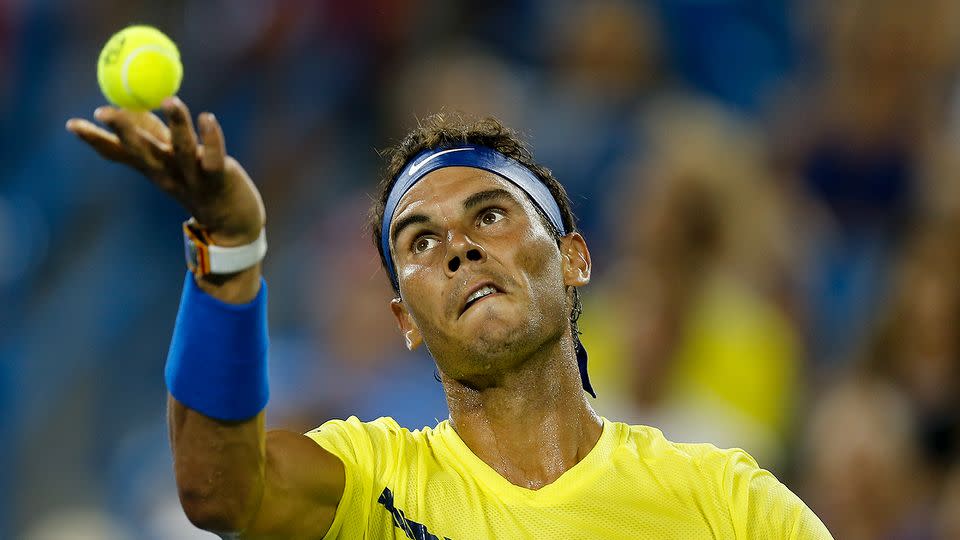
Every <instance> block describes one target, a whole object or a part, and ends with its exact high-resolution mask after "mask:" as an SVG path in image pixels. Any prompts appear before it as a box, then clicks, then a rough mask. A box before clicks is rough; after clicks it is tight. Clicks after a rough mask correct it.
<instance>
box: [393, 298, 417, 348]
mask: <svg viewBox="0 0 960 540" xmlns="http://www.w3.org/2000/svg"><path fill="white" fill-rule="evenodd" d="M390 310H391V311H393V316H394V317H396V318H397V326H399V327H400V333H401V334H403V340H404V342H405V343H406V345H407V349H408V350H411V351H412V350H414V349H416V348H417V347H419V346H420V344H421V343H423V336H421V335H420V329H419V328H417V323H415V322H413V317H412V316H411V315H410V312H409V311H407V306H406V305H404V303H403V300H401V299H400V298H394V299H393V300H391V301H390Z"/></svg>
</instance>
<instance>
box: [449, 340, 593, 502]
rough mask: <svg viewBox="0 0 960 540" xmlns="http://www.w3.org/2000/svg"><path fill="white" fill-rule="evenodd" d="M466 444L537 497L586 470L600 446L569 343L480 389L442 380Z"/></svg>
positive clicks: (453, 418) (548, 349)
mask: <svg viewBox="0 0 960 540" xmlns="http://www.w3.org/2000/svg"><path fill="white" fill-rule="evenodd" d="M441 377H442V380H443V385H444V390H445V391H446V394H447V403H448V405H449V407H450V421H451V424H452V426H453V428H454V429H455V430H456V432H457V434H458V435H460V438H461V439H462V440H463V442H464V443H465V444H466V445H467V447H468V448H470V450H471V451H473V453H474V454H476V455H477V457H479V458H480V459H481V460H483V461H484V462H485V463H486V464H487V465H489V466H490V467H491V468H493V469H494V470H495V471H497V472H498V473H499V474H500V475H501V476H503V477H504V478H506V479H507V480H508V481H510V482H511V483H512V484H514V485H517V486H521V487H524V488H527V489H539V488H541V487H543V486H545V485H547V484H550V483H551V482H553V481H554V480H556V479H557V478H559V477H560V475H562V474H563V473H564V472H566V471H567V470H569V469H570V468H571V467H573V466H574V465H576V464H577V463H579V462H580V460H581V459H583V458H584V456H586V455H587V453H588V452H590V450H591V449H593V447H594V446H595V445H596V443H597V441H598V440H599V438H600V432H601V431H602V426H601V422H600V418H599V416H598V415H597V413H595V412H594V411H593V409H592V408H591V407H590V405H589V403H587V399H586V396H585V395H584V392H583V389H582V386H581V382H580V372H579V370H578V367H577V360H576V354H575V353H574V349H573V345H572V343H571V340H570V338H569V336H565V339H561V340H559V342H558V343H556V344H554V345H553V346H547V347H543V348H541V349H539V350H538V351H536V352H535V353H534V354H533V355H531V357H530V358H528V359H526V360H525V361H523V362H520V363H519V367H517V368H516V369H515V370H513V371H511V372H509V373H505V374H503V376H502V377H497V381H496V382H494V383H491V384H487V385H484V386H482V387H477V386H475V385H471V384H466V383H464V382H462V381H458V380H454V379H450V378H448V377H446V376H443V375H441Z"/></svg>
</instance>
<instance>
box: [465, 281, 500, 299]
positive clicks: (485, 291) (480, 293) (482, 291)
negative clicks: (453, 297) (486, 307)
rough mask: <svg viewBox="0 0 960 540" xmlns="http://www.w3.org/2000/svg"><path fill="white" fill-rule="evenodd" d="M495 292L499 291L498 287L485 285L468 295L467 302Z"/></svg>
mask: <svg viewBox="0 0 960 540" xmlns="http://www.w3.org/2000/svg"><path fill="white" fill-rule="evenodd" d="M495 292H497V290H496V289H494V288H493V287H491V286H490V285H487V286H486V287H484V288H482V289H480V290H478V291H477V292H475V293H473V294H471V295H470V296H468V297H467V303H468V304H469V303H470V302H473V301H474V300H477V299H480V298H483V297H484V296H486V295H488V294H493V293H495Z"/></svg>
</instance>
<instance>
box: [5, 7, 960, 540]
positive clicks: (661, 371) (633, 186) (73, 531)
mask: <svg viewBox="0 0 960 540" xmlns="http://www.w3.org/2000/svg"><path fill="white" fill-rule="evenodd" d="M133 22H140V23H148V24H153V25H156V26H158V27H160V28H161V29H163V30H164V31H165V32H167V33H168V34H169V35H170V36H171V37H172V38H173V39H174V40H175V41H177V43H178V44H179V46H180V48H181V53H182V55H183V60H184V66H185V77H184V84H183V87H182V89H181V92H180V96H181V97H182V98H183V99H184V101H186V102H187V104H188V105H190V106H192V108H193V110H194V112H195V113H197V112H200V111H201V110H209V111H212V112H214V113H215V114H216V115H217V117H218V118H219V120H220V121H221V123H222V124H223V126H224V129H225V132H226V137H227V146H228V150H229V151H230V152H231V154H232V155H234V156H235V157H237V159H239V160H240V161H241V162H242V163H243V164H244V165H245V167H246V168H247V170H248V171H249V172H250V173H251V175H252V176H253V178H254V179H255V181H256V182H257V184H258V185H259V187H260V189H261V190H262V192H263V195H264V199H265V201H266V204H267V213H268V216H269V224H268V228H269V238H270V254H269V255H268V258H267V262H266V267H265V272H266V276H267V279H268V282H269V284H270V295H271V306H270V317H271V334H272V342H271V362H272V364H271V372H272V374H271V377H272V379H271V384H272V396H273V397H272V399H271V403H270V406H269V409H268V424H269V425H271V426H273V427H282V428H287V429H295V430H306V429H309V428H312V427H314V426H315V425H317V424H319V423H321V422H322V421H324V420H325V419H328V418H331V417H345V416H348V415H351V414H356V415H357V416H359V417H360V418H361V419H364V420H370V419H373V418H376V417H377V416H381V415H392V416H394V417H396V418H397V419H398V421H399V422H400V423H401V424H402V425H405V426H407V427H409V428H411V429H414V428H418V427H422V426H424V425H432V424H434V423H436V421H437V420H442V419H443V418H445V417H446V415H447V411H446V404H445V402H444V399H443V394H442V389H441V388H440V385H439V383H437V382H436V380H435V379H434V366H433V365H432V362H431V360H430V358H429V357H428V356H426V354H424V353H416V354H414V353H408V352H406V351H405V349H404V348H403V346H402V342H401V340H400V338H399V334H398V333H397V332H396V331H395V329H394V323H393V321H392V318H391V315H390V314H389V311H388V309H387V302H388V301H389V299H390V297H391V294H390V290H389V285H388V282H387V280H386V278H385V276H384V274H383V273H382V271H381V270H380V269H379V259H378V257H377V254H376V251H375V249H374V248H373V247H372V244H371V242H370V240H369V234H368V232H367V229H366V228H365V218H366V209H367V207H368V206H369V204H370V202H371V196H372V194H373V193H374V188H375V185H376V182H377V180H378V178H379V174H380V170H381V166H382V163H381V160H380V157H379V154H378V150H380V149H382V148H385V147H387V146H389V145H390V144H392V143H393V142H396V141H398V140H399V139H400V138H401V137H402V136H403V134H404V133H405V130H406V129H408V128H409V127H411V126H413V125H415V123H416V122H417V119H418V118H420V117H423V116H426V115H428V114H430V113H432V112H436V111H439V110H461V111H465V112H467V113H472V114H476V115H480V116H486V115H493V116H496V117H498V118H500V119H502V120H503V121H504V122H506V123H507V124H508V125H511V126H513V127H515V128H516V129H518V130H519V131H520V132H521V133H523V134H524V135H525V136H526V138H527V140H528V141H529V142H530V144H531V146H532V148H533V149H534V154H535V155H536V156H537V158H538V160H539V161H541V162H542V163H544V164H545V165H546V166H548V167H549V168H551V169H552V170H553V171H554V173H555V174H556V176H557V177H558V178H559V179H560V180H561V181H562V182H563V183H564V184H565V185H566V186H567V189H568V191H569V192H570V194H571V196H572V198H573V201H574V209H575V211H576V212H577V214H578V216H579V218H580V226H581V228H582V230H583V232H584V235H585V237H586V238H587V241H588V243H589V245H590V247H591V250H592V252H593V260H594V261H595V268H594V272H595V278H594V282H593V283H592V284H591V285H590V286H589V287H588V288H587V289H586V290H585V291H584V292H583V299H584V300H583V302H584V312H583V317H582V319H581V325H580V326H581V330H582V331H583V336H582V338H583V341H584V343H585V345H586V348H587V350H588V351H589V352H590V355H591V360H590V362H591V363H590V366H591V367H590V369H591V376H592V378H593V382H594V387H595V388H596V389H597V391H598V394H599V397H598V399H597V400H596V401H595V407H596V409H597V410H598V412H600V413H601V414H603V415H604V416H606V417H608V418H611V419H618V420H624V421H628V422H632V423H645V424H649V425H653V426H656V427H658V428H660V429H662V430H663V431H664V433H665V434H666V435H667V436H668V437H669V438H671V439H673V440H678V441H708V442H712V443H714V444H717V445H718V446H722V447H731V446H738V447H742V448H744V449H746V450H747V451H748V452H750V453H751V454H753V455H754V456H755V457H756V458H757V459H758V461H759V462H760V463H761V464H762V465H763V466H765V467H766V468H769V469H771V470H772V471H774V472H775V473H776V474H777V476H778V477H779V478H780V479H782V480H783V481H785V482H786V483H787V484H788V485H789V486H790V487H791V488H792V489H794V490H795V491H796V492H797V493H798V494H800V495H801V497H802V498H803V499H804V500H805V501H806V502H807V503H808V504H809V505H810V506H811V507H812V508H813V509H814V510H815V511H816V512H817V513H818V515H819V516H820V517H821V518H822V519H823V520H824V522H825V523H826V524H827V526H828V527H829V528H830V530H831V531H832V532H833V534H834V536H835V537H836V538H842V539H849V540H872V539H878V540H884V539H891V540H892V539H911V540H920V539H937V538H942V539H954V538H957V539H960V438H958V437H960V280H958V279H957V276H958V274H960V93H958V91H957V90H958V88H960V87H958V86H957V84H956V83H957V78H956V75H957V68H958V65H960V3H958V2H956V1H954V0H913V1H911V2H906V1H903V0H709V1H707V0H590V1H576V0H513V1H511V0H491V1H487V2H482V3H481V2H465V1H448V0H356V1H352V2H337V1H335V0H276V1H261V0H202V1H200V0H167V1H164V2H149V1H146V0H122V1H121V0H98V1H96V2H88V1H80V0H59V1H56V0H29V1H28V0H3V1H0V124H2V127H3V128H2V130H0V301H2V305H3V308H4V309H2V310H0V405H2V406H3V410H4V411H5V414H3V415H2V416H0V436H2V437H3V440H5V441H7V442H6V444H4V445H2V447H0V459H2V461H3V464H4V467H3V473H0V538H21V537H22V538H27V539H34V540H47V539H60V538H64V539H65V538H70V539H82V538H98V539H126V538H138V539H168V538H212V536H210V535H207V534H205V533H201V532H199V531H195V530H193V529H192V528H191V527H190V525H189V524H188V523H187V522H186V519H185V518H184V517H183V516H182V513H181V512H180V509H179V506H178V503H177V500H176V492H175V489H174V486H173V479H172V474H171V464H170V457H169V451H168V446H167V440H166V432H165V423H164V422H165V417H164V415H165V396H166V394H165V389H164V385H163V380H162V369H163V363H164V359H165V353H166V346H167V340H168V339H169V336H170V332H171V330H172V327H173V320H174V315H175V313H176V307H177V302H178V298H179V291H180V286H181V284H182V280H183V275H184V267H183V262H182V246H181V237H180V228H179V223H180V221H182V220H183V219H184V218H185V217H186V216H185V215H184V214H183V211H182V210H180V209H179V208H178V207H177V206H176V205H175V204H174V203H173V202H171V201H169V200H167V198H165V197H164V196H163V195H162V194H160V193H159V192H158V190H156V189H154V188H153V187H152V186H150V185H149V183H148V182H146V181H145V180H143V179H142V178H140V177H138V175H137V174H136V173H134V172H131V171H128V170H126V169H124V168H122V167H120V166H118V165H113V164H108V163H106V162H103V161H102V160H100V159H99V158H98V157H97V156H96V155H95V154H94V153H93V152H92V151H90V149H88V148H87V147H85V146H84V145H83V144H81V143H80V142H79V141H77V140H75V139H73V138H72V137H71V136H70V135H69V134H68V133H67V132H66V131H65V130H64V129H63V123H64V121H65V120H66V119H67V118H68V117H71V116H83V117H90V115H91V114H92V111H93V109H94V108H95V107H97V106H98V105H99V104H100V103H101V102H102V97H101V96H100V94H99V91H98V88H97V83H96V76H95V71H96V70H95V63H96V58H97V54H98V52H99V50H100V47H101V46H102V45H103V43H105V41H106V40H107V38H108V37H109V36H110V34H111V33H113V32H114V31H116V30H118V29H120V28H122V27H123V26H125V25H127V24H130V23H133Z"/></svg>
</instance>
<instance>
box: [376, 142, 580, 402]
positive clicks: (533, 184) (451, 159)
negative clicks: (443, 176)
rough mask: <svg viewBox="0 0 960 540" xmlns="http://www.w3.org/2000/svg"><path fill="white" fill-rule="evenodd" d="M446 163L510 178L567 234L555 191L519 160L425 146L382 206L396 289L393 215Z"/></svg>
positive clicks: (383, 239)
mask: <svg viewBox="0 0 960 540" xmlns="http://www.w3.org/2000/svg"><path fill="white" fill-rule="evenodd" d="M445 167H472V168H474V169H482V170H485V171H489V172H492V173H494V174H497V175H499V176H501V177H503V178H504V179H506V180H509V181H510V182H511V183H512V184H514V185H515V186H517V187H518V188H520V189H522V190H523V192H524V193H526V194H527V196H529V197H530V200H532V201H533V204H535V205H536V206H537V208H539V209H540V210H541V211H542V212H543V213H544V215H546V216H547V220H549V221H550V223H551V224H552V225H553V227H554V228H555V229H556V230H557V231H559V233H560V234H561V235H566V234H567V229H566V227H564V226H563V217H562V214H561V213H560V207H559V206H558V205H557V200H556V199H554V198H553V194H552V193H550V190H549V189H547V186H546V185H545V184H544V183H543V182H541V181H540V179H539V178H537V176H536V175H535V174H533V172H531V171H530V169H528V168H526V167H525V166H523V164H521V163H520V162H519V161H517V160H515V159H512V158H510V157H508V156H505V155H503V154H501V153H500V152H497V151H496V150H494V149H492V148H488V147H486V146H478V145H460V146H446V147H442V148H433V149H427V150H424V151H422V152H420V153H419V154H417V155H416V156H415V157H414V158H413V159H411V160H410V162H409V163H407V166H406V167H404V168H403V170H402V171H400V174H399V175H397V180H396V182H394V184H393V188H392V189H391V190H390V195H389V196H388V197H387V203H386V205H384V208H383V225H382V227H381V229H380V251H381V252H382V253H383V259H384V260H385V261H386V263H387V274H388V275H389V276H390V281H391V282H392V283H393V286H394V288H395V289H396V290H397V291H399V290H400V285H399V283H398V281H397V270H396V268H395V267H394V265H393V255H392V254H391V253H390V226H391V225H392V224H393V215H394V213H396V211H397V205H398V204H400V199H402V198H403V196H404V195H406V193H407V192H408V191H410V188H412V187H413V186H414V185H416V183H417V182H419V181H420V180H422V179H423V177H425V176H426V175H428V174H430V173H431V172H433V171H435V170H437V169H443V168H445ZM574 343H575V344H576V353H577V364H578V365H579V368H580V380H581V381H582V382H583V389H584V390H586V391H587V392H589V393H590V395H592V396H593V397H597V394H596V393H595V392H594V391H593V387H592V386H591V385H590V379H589V378H588V377H587V351H586V350H584V348H583V345H581V343H580V338H579V337H578V336H574Z"/></svg>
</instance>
